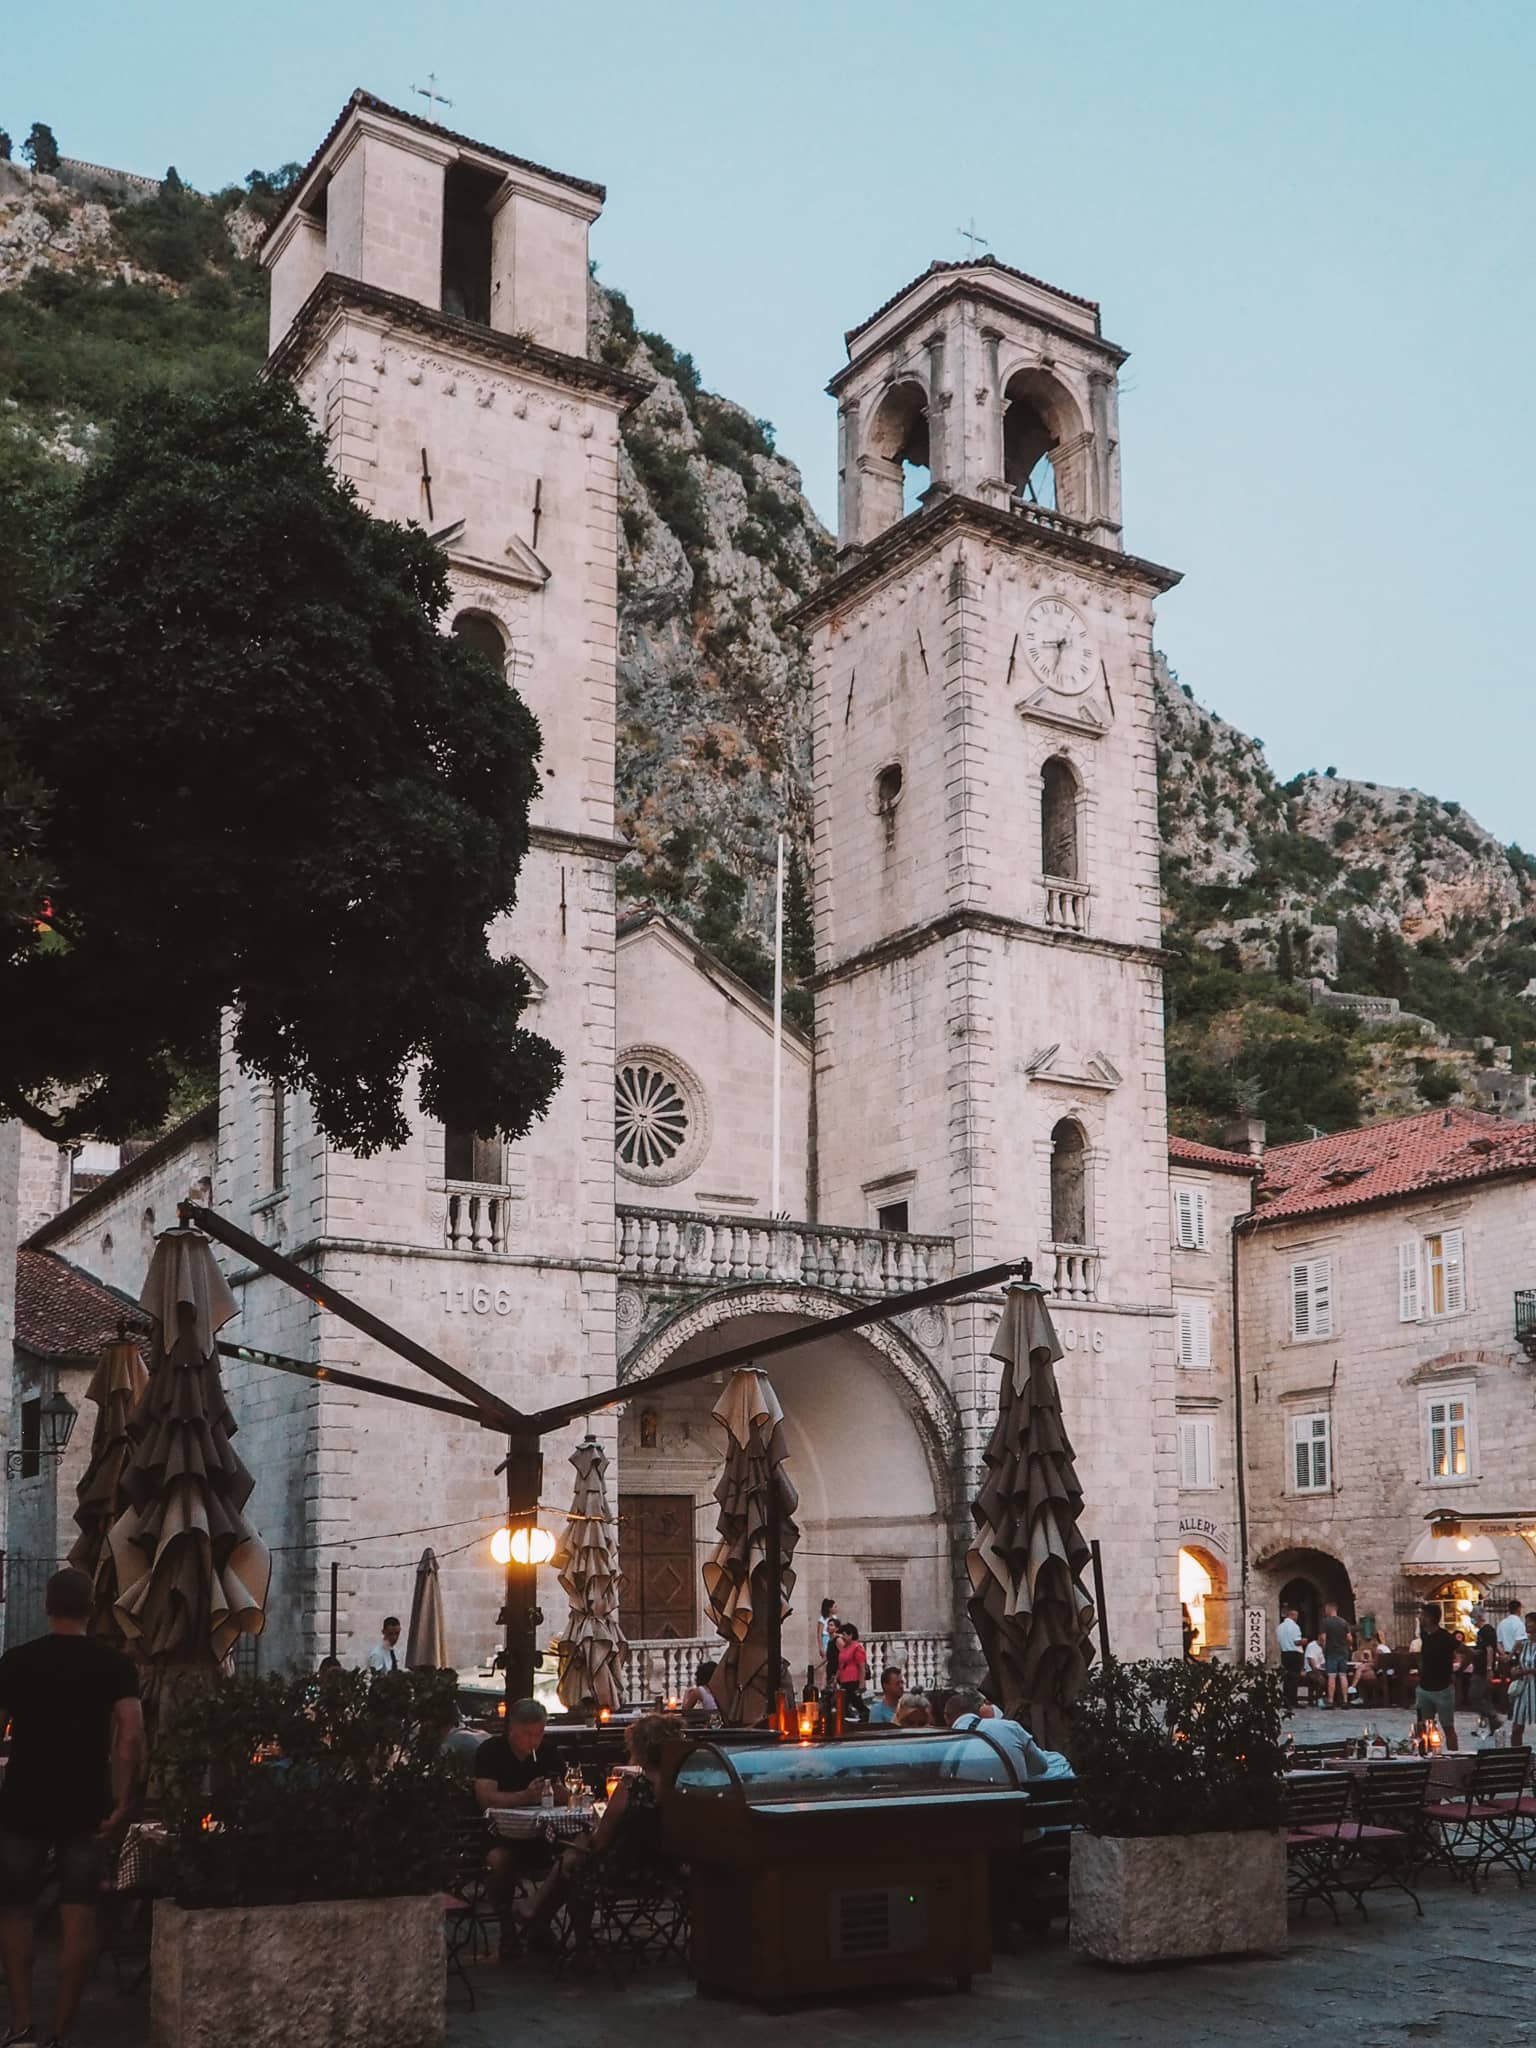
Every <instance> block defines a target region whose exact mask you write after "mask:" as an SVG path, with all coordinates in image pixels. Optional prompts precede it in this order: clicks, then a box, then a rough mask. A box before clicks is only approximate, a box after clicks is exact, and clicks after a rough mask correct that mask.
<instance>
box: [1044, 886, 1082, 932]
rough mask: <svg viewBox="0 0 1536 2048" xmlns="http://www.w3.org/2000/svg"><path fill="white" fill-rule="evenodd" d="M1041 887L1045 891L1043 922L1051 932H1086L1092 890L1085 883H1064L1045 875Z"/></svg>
mask: <svg viewBox="0 0 1536 2048" xmlns="http://www.w3.org/2000/svg"><path fill="white" fill-rule="evenodd" d="M1041 886H1042V887H1043V888H1044V890H1045V921H1046V923H1047V924H1048V925H1049V926H1050V927H1051V929H1052V931H1058V932H1085V931H1087V929H1088V921H1089V913H1090V911H1091V909H1092V906H1093V890H1092V889H1091V888H1090V887H1089V885H1088V884H1087V883H1086V882H1064V881H1062V880H1061V879H1060V878H1059V877H1058V876H1055V875H1046V876H1044V877H1043V878H1042V882H1041Z"/></svg>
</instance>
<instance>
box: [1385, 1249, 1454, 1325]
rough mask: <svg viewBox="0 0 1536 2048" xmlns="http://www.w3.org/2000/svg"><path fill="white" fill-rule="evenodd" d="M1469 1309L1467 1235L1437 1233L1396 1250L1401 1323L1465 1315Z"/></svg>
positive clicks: (1398, 1305)
mask: <svg viewBox="0 0 1536 2048" xmlns="http://www.w3.org/2000/svg"><path fill="white" fill-rule="evenodd" d="M1466 1308H1467V1266H1466V1236H1465V1233H1464V1232H1462V1231H1460V1230H1436V1231H1431V1232H1430V1233H1429V1234H1428V1235H1427V1236H1424V1237H1406V1238H1404V1239H1403V1241H1402V1243H1401V1244H1399V1246H1398V1248H1397V1313H1398V1320H1399V1321H1400V1322H1404V1323H1417V1322H1423V1321H1425V1320H1426V1319H1427V1318H1429V1317H1431V1316H1459V1315H1465V1313H1466Z"/></svg>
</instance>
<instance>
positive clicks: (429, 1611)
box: [405, 1550, 449, 1671]
mask: <svg viewBox="0 0 1536 2048" xmlns="http://www.w3.org/2000/svg"><path fill="white" fill-rule="evenodd" d="M405 1668H406V1670H407V1671H420V1670H427V1671H446V1670H447V1669H448V1668H449V1658H448V1631H447V1629H446V1628H445V1627H444V1625H443V1588H442V1582H441V1580H440V1579H439V1577H438V1572H437V1552H436V1551H435V1550H424V1551H423V1552H422V1553H421V1561H420V1563H419V1564H418V1565H417V1567H416V1585H415V1588H414V1590H413V1592H412V1594H411V1625H410V1627H409V1628H408V1629H407V1630H406V1632H405Z"/></svg>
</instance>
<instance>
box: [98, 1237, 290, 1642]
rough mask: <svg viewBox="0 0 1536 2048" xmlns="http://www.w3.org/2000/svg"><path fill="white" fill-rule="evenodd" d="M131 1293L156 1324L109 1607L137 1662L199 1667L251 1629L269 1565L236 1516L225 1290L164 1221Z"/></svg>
mask: <svg viewBox="0 0 1536 2048" xmlns="http://www.w3.org/2000/svg"><path fill="white" fill-rule="evenodd" d="M140 1300H141V1302H142V1304H143V1306H144V1307H145V1308H147V1309H148V1310H149V1312H150V1314H151V1315H152V1316H153V1317H154V1319H155V1322H156V1325H157V1327H156V1331H155V1338H154V1345H153V1349H152V1352H151V1356H150V1368H149V1384H148V1386H147V1387H146V1388H145V1390H144V1393H143V1396H142V1398H141V1399H140V1402H139V1405H138V1408H137V1410H136V1412H135V1414H134V1417H133V1420H132V1421H131V1422H130V1424H129V1426H128V1443H129V1452H128V1458H127V1462H126V1464H125V1466H124V1468H123V1477H122V1488H123V1494H124V1498H125V1502H126V1505H125V1506H124V1508H123V1511H122V1513H121V1514H120V1515H119V1516H118V1518H117V1520H116V1521H115V1522H114V1523H113V1525H112V1530H111V1535H110V1537H109V1542H110V1545H111V1551H112V1564H113V1569H114V1570H115V1572H116V1575H117V1600H116V1604H115V1606H114V1608H113V1613H114V1615H115V1616H116V1619H117V1623H118V1626H119V1627H120V1628H121V1629H122V1631H123V1634H124V1635H125V1636H126V1637H127V1639H128V1645H129V1648H130V1649H131V1650H132V1652H133V1654H134V1655H135V1656H137V1657H139V1658H140V1659H141V1660H142V1661H143V1662H145V1663H147V1664H150V1665H157V1666H163V1667H167V1668H175V1669H186V1670H197V1669H211V1668H213V1667H216V1666H217V1665H218V1664H220V1663H222V1661H223V1659H224V1657H225V1656H226V1655H227V1654H228V1652H229V1651H230V1649H231V1648H232V1647H233V1646H234V1643H235V1640H236V1638H237V1637H239V1636H241V1635H258V1634H260V1632H261V1628H262V1624H263V1621H264V1619H265V1608H266V1600H267V1586H268V1581H269V1579H270V1577H271V1570H272V1564H271V1559H270V1557H269V1556H268V1553H267V1547H266V1545H265V1544H264V1543H263V1542H262V1540H261V1538H260V1537H259V1536H258V1535H257V1533H256V1531H255V1529H254V1528H253V1527H252V1525H251V1523H250V1522H249V1521H248V1520H247V1519H246V1515H245V1504H246V1502H247V1501H248V1500H249V1499H250V1495H251V1488H252V1485H253V1483H254V1482H253V1481H252V1479H251V1475H250V1473H249V1472H247V1470H246V1469H245V1466H244V1465H243V1464H242V1463H241V1462H240V1459H239V1458H238V1457H237V1456H236V1455H235V1452H234V1449H233V1448H232V1445H231V1442H230V1439H231V1438H232V1437H233V1436H234V1434H235V1420H234V1417H233V1416H232V1415H231V1414H230V1412H229V1406H228V1404H227V1402H226V1401H225V1398H224V1386H223V1381H222V1380H221V1379H220V1376H219V1368H218V1362H217V1354H216V1352H215V1350H214V1341H215V1338H216V1336H217V1333H218V1331H219V1329H220V1328H221V1327H222V1326H223V1324H225V1323H227V1322H228V1321H229V1319H230V1317H231V1316H232V1315H234V1314H235V1313H236V1307H235V1299H234V1296H233V1295H232V1294H231V1293H230V1291H229V1286H228V1284H227V1282H226V1281H225V1279H224V1276H223V1274H222V1273H221V1272H220V1271H219V1268H218V1265H217V1263H216V1262H215V1260H214V1256H213V1252H212V1250H211V1248H210V1246H209V1242H208V1239H207V1238H206V1237H205V1236H204V1235H203V1233H202V1232H201V1231H200V1230H167V1231H164V1232H163V1233H162V1234H161V1236H160V1237H159V1239H158V1240H157V1241H156V1244H155V1255H154V1258H153V1259H152V1260H151V1262H150V1268H149V1277H148V1279H147V1280H146V1281H145V1283H144V1292H143V1294H142V1295H141V1297H140Z"/></svg>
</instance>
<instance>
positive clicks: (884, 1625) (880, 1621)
mask: <svg viewBox="0 0 1536 2048" xmlns="http://www.w3.org/2000/svg"><path fill="white" fill-rule="evenodd" d="M902 1626H903V1624H902V1619H901V1581H900V1579H871V1580H870V1582H869V1633H870V1634H871V1635H872V1636H895V1635H900V1634H901V1630H902Z"/></svg>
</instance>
